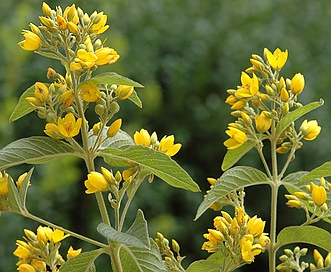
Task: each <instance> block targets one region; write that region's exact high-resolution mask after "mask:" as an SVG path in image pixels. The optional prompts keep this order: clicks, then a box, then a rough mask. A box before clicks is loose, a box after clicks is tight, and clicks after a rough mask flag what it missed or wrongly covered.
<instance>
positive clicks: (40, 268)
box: [31, 259, 47, 271]
mask: <svg viewBox="0 0 331 272" xmlns="http://www.w3.org/2000/svg"><path fill="white" fill-rule="evenodd" d="M31 265H32V266H33V267H34V268H35V269H37V271H47V270H46V263H45V262H43V261H39V260H36V259H33V260H32V261H31Z"/></svg>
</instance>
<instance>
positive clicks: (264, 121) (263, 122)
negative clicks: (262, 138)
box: [255, 111, 272, 133]
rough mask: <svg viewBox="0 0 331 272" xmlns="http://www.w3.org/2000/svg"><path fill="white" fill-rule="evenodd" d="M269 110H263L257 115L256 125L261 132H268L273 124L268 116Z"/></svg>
mask: <svg viewBox="0 0 331 272" xmlns="http://www.w3.org/2000/svg"><path fill="white" fill-rule="evenodd" d="M268 115H270V114H269V112H267V111H262V112H261V114H260V115H257V116H256V117H255V126H256V129H257V130H258V131H259V132H262V133H263V132H266V131H267V130H269V128H270V127H271V124H272V119H271V118H269V117H268Z"/></svg>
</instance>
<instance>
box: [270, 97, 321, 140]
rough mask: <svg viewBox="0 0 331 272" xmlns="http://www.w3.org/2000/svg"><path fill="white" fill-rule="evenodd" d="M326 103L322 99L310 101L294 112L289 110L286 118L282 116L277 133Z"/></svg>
mask: <svg viewBox="0 0 331 272" xmlns="http://www.w3.org/2000/svg"><path fill="white" fill-rule="evenodd" d="M323 104H324V101H323V100H322V99H321V100H320V101H318V102H312V103H309V104H307V105H305V106H303V107H301V108H298V109H296V110H294V111H292V112H289V113H288V114H286V115H285V117H284V118H282V119H281V120H280V121H279V123H278V125H277V127H276V133H277V134H278V135H280V134H281V133H282V132H283V131H284V130H285V129H286V128H287V127H288V126H289V125H290V124H291V123H292V122H294V121H295V120H297V119H298V118H300V117H301V116H303V115H305V114H306V113H308V112H310V111H312V110H314V109H316V108H318V107H320V106H322V105H323Z"/></svg>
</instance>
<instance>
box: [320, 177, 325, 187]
mask: <svg viewBox="0 0 331 272" xmlns="http://www.w3.org/2000/svg"><path fill="white" fill-rule="evenodd" d="M320 185H321V186H325V179H324V178H323V177H321V179H320Z"/></svg>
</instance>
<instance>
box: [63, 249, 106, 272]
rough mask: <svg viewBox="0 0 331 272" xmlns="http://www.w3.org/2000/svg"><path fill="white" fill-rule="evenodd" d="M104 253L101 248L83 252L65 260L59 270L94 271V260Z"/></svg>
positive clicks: (74, 271) (67, 271) (68, 271)
mask: <svg viewBox="0 0 331 272" xmlns="http://www.w3.org/2000/svg"><path fill="white" fill-rule="evenodd" d="M102 253H104V251H103V249H96V250H93V251H88V252H83V253H80V254H79V255H77V256H76V257H74V258H71V259H69V260H68V261H66V262H65V263H64V264H63V265H62V266H61V267H60V272H92V271H95V267H94V261H95V260H96V259H97V258H98V257H99V256H100V255H101V254H102Z"/></svg>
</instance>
